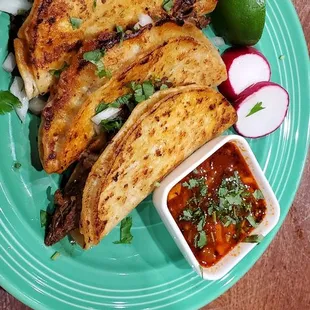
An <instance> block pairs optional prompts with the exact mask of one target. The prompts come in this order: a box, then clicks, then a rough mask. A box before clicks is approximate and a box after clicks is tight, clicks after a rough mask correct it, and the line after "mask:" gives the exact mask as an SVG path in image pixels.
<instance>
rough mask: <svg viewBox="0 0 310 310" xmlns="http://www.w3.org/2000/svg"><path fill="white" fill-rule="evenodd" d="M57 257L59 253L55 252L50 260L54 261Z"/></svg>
mask: <svg viewBox="0 0 310 310" xmlns="http://www.w3.org/2000/svg"><path fill="white" fill-rule="evenodd" d="M59 256H60V253H59V252H57V251H56V252H55V253H54V254H53V255H52V256H51V260H56V259H57V258H58V257H59Z"/></svg>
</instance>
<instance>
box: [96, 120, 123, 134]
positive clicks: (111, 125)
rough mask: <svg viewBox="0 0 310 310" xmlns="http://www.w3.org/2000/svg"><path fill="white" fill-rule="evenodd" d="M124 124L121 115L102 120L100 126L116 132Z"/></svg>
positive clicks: (104, 129) (105, 129) (107, 130)
mask: <svg viewBox="0 0 310 310" xmlns="http://www.w3.org/2000/svg"><path fill="white" fill-rule="evenodd" d="M123 124H124V121H123V120H122V119H121V118H120V117H116V118H113V119H104V120H102V121H101V122H100V126H101V128H102V129H103V131H105V132H116V131H118V130H119V129H120V128H121V127H122V126H123Z"/></svg>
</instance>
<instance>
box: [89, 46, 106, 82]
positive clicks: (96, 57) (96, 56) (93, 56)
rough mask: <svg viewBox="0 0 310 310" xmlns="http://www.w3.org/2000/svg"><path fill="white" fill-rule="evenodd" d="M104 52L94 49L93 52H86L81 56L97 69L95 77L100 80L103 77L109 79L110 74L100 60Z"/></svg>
mask: <svg viewBox="0 0 310 310" xmlns="http://www.w3.org/2000/svg"><path fill="white" fill-rule="evenodd" d="M104 54H105V50H100V49H96V50H94V51H90V52H86V53H84V54H83V59H84V60H87V61H89V62H91V63H92V64H94V65H95V66H96V67H97V71H96V75H97V76H99V77H100V78H103V77H104V76H106V77H108V78H110V77H111V72H110V71H109V70H107V69H105V66H104V63H103V62H102V60H101V58H102V57H103V56H104Z"/></svg>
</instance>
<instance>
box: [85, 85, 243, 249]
mask: <svg viewBox="0 0 310 310" xmlns="http://www.w3.org/2000/svg"><path fill="white" fill-rule="evenodd" d="M143 105H147V102H142V103H141V104H140V105H139V106H138V107H139V108H140V109H143ZM236 120H237V115H236V112H235V110H234V108H233V107H232V106H231V105H230V104H229V102H228V101H227V100H226V99H225V98H224V97H223V96H222V95H221V94H220V93H218V92H217V91H215V90H213V89H210V88H205V87H197V86H188V87H186V88H183V89H182V90H180V91H177V92H175V93H172V94H170V95H168V96H166V97H164V98H162V99H161V100H159V101H158V102H156V103H155V104H153V105H152V106H151V107H149V108H147V109H146V112H145V113H143V114H142V115H139V118H138V119H137V117H136V116H135V115H134V114H132V115H131V116H130V117H129V119H128V121H127V123H126V124H127V128H126V130H125V133H122V130H121V131H120V132H119V133H118V134H117V135H116V136H115V138H114V139H113V141H112V143H110V144H109V145H108V147H107V148H106V149H105V151H104V152H103V153H102V154H101V156H100V157H99V159H98V160H97V162H96V163H95V165H94V166H93V168H92V170H91V173H90V174H89V176H88V178H87V181H86V185H85V188H84V192H83V201H82V213H81V221H80V232H81V233H82V234H83V235H84V239H85V243H86V244H85V248H89V247H90V246H92V245H96V244H98V243H99V241H100V240H101V239H102V238H103V237H104V236H105V235H107V234H108V233H109V232H110V231H111V230H112V229H113V228H114V227H115V226H116V225H117V224H118V223H119V222H120V221H121V220H122V219H123V218H124V217H125V216H127V215H128V214H129V213H130V212H131V211H132V210H133V209H134V208H135V207H136V206H137V205H138V204H139V203H140V202H141V201H142V200H143V199H144V198H146V197H147V196H148V195H149V194H150V193H151V192H152V191H153V189H154V184H156V182H159V181H161V179H163V178H164V177H165V176H166V175H167V174H168V173H169V172H170V171H172V170H173V169H174V168H175V167H176V166H177V165H178V164H179V163H181V162H182V161H183V160H184V159H186V158H187V157H188V156H189V155H191V154H192V153H193V152H194V151H195V150H197V149H198V148H199V147H201V146H202V145H203V144H204V143H206V142H207V141H209V140H211V139H213V138H214V137H216V136H218V135H220V134H221V133H223V132H224V131H225V130H226V129H228V128H229V127H230V126H232V125H233V124H234V123H235V122H236Z"/></svg>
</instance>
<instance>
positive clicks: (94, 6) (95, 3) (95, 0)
mask: <svg viewBox="0 0 310 310" xmlns="http://www.w3.org/2000/svg"><path fill="white" fill-rule="evenodd" d="M96 7H97V0H94V1H93V11H95V8H96Z"/></svg>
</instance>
